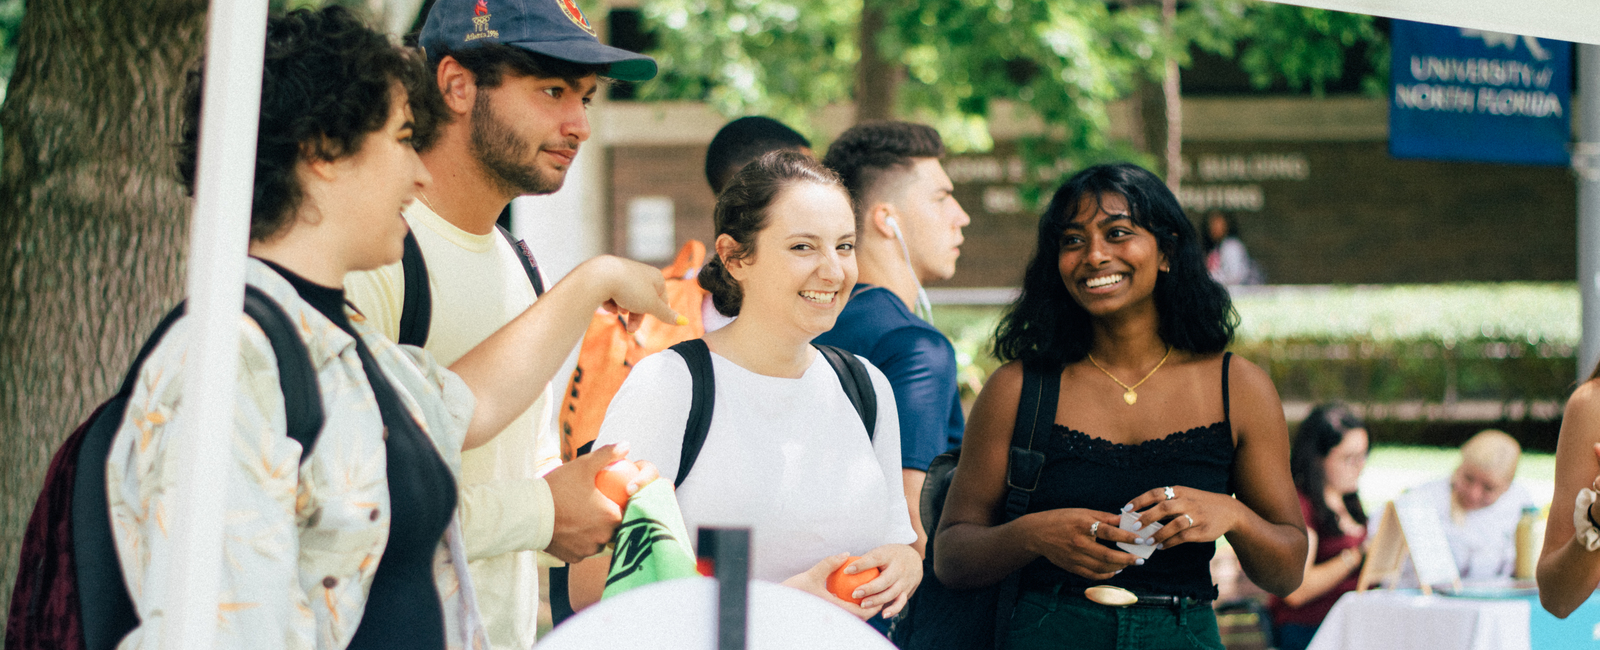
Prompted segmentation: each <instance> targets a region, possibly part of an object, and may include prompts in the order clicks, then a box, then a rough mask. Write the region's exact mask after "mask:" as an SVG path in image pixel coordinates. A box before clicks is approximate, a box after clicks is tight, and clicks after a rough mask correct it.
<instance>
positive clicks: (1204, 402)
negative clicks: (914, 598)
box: [934, 164, 1306, 649]
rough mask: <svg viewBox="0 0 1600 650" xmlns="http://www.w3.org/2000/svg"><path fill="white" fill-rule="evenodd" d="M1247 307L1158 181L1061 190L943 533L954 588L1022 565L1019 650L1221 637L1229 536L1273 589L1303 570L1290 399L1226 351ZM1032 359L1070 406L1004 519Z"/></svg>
mask: <svg viewBox="0 0 1600 650" xmlns="http://www.w3.org/2000/svg"><path fill="white" fill-rule="evenodd" d="M1237 322H1238V316H1237V315H1236V314H1235V313H1234V311H1233V307H1232V303H1231V301H1230V300H1229V297H1228V294H1227V291H1226V290H1225V289H1223V288H1222V286H1220V285H1218V284H1217V283H1215V282H1214V281H1212V280H1211V278H1210V276H1208V275H1207V274H1206V270H1205V265H1204V263H1203V260H1202V257H1201V253H1200V248H1199V245H1198V242H1197V238H1196V234H1195V231H1194V227H1193V226H1192V225H1191V224H1190V223H1189V221H1188V219H1187V218H1186V217H1185V216H1184V214H1183V211H1182V209H1181V208H1179V206H1178V203H1177V200H1176V198H1175V197H1174V196H1173V195H1172V193H1171V192H1170V191H1169V190H1168V189H1167V188H1166V186H1165V185H1164V184H1162V182H1161V181H1160V179H1158V178H1156V177H1155V176H1154V175H1152V174H1151V173H1150V172H1148V171H1145V170H1144V169H1141V168H1139V167H1136V166H1134V165H1128V164H1121V165H1105V166H1098V167H1093V168H1090V169H1087V170H1084V171H1083V172H1080V173H1078V174H1077V175H1076V176H1074V177H1073V178H1072V179H1070V180H1068V181H1067V183H1066V184H1065V185H1064V186H1062V188H1061V189H1060V190H1058V191H1057V192H1056V194H1055V197H1054V198H1053V199H1052V201H1051V203H1050V206H1049V208H1047V209H1046V211H1045V214H1044V217H1043V218H1042V219H1041V220H1040V224H1039V240H1038V249H1037V251H1036V253H1035V256H1034V259H1033V261H1032V262H1031V263H1030V264H1029V266H1028V270H1027V273H1026V275H1025V277H1024V279H1023V288H1022V295H1021V297H1020V298H1019V299H1018V300H1017V302H1016V303H1015V304H1014V305H1013V306H1012V307H1011V309H1010V311H1009V312H1008V313H1007V314H1006V316H1005V318H1004V320H1002V322H1001V325H1000V329H999V332H998V333H997V334H996V341H995V352H996V355H997V356H999V357H1000V359H1001V360H1003V361H1007V362H1008V363H1007V364H1006V365H1005V366H1002V367H1001V368H1000V369H999V370H997V371H995V373H994V375H993V376H991V377H990V380H989V383H988V385H986V386H985V387H984V389H983V392H982V394H981V395H979V397H978V401H977V404H976V405H975V406H974V407H973V411H972V416H971V419H970V420H969V423H968V427H967V432H966V444H965V448H964V449H963V451H962V455H961V461H960V465H959V466H958V468H957V470H956V474H955V479H954V483H953V484H952V486H951V490H950V494H949V498H948V500H947V502H946V506H945V511H944V516H943V518H942V519H941V522H940V525H939V530H938V531H937V540H938V543H937V544H936V545H934V549H935V551H934V571H935V574H936V575H937V577H938V579H939V580H940V581H942V582H943V583H945V584H947V585H950V586H951V587H954V588H973V587H982V586H987V585H993V584H996V583H998V582H1000V581H1001V580H1003V579H1004V578H1005V577H1006V576H1007V575H1009V574H1012V573H1013V572H1017V573H1019V585H1020V587H1019V591H1020V595H1019V597H1018V600H1017V603H1016V608H1015V610H1014V614H1013V617H1012V618H1011V621H1010V627H1009V630H1008V631H1007V634H1006V647H1016V648H1031V647H1064V646H1070V647H1075V648H1099V647H1105V648H1112V647H1115V648H1169V647H1170V648H1190V647H1210V648H1219V649H1220V648H1222V643H1221V639H1220V638H1219V636H1218V633H1217V626H1216V618H1215V615H1214V614H1212V610H1211V601H1212V599H1214V598H1216V595H1217V590H1216V587H1215V586H1214V585H1213V584H1212V582H1211V574H1210V569H1209V562H1210V559H1211V556H1212V551H1213V549H1214V547H1215V542H1216V540H1217V538H1219V537H1222V536H1224V535H1226V536H1227V538H1228V541H1229V543H1231V544H1232V545H1233V546H1234V548H1235V549H1236V550H1237V552H1238V555H1239V558H1240V560H1241V562H1242V564H1243V565H1244V568H1245V573H1246V575H1248V576H1249V577H1250V579H1251V580H1253V581H1254V582H1255V583H1256V584H1258V585H1260V586H1261V587H1263V588H1264V589H1266V590H1267V591H1269V592H1272V593H1276V594H1287V593H1289V592H1290V591H1292V590H1294V588H1295V587H1296V586H1297V585H1298V584H1299V583H1300V580H1301V577H1302V572H1303V570H1304V568H1305V558H1306V535H1305V524H1304V522H1303V521H1302V519H1301V514H1300V507H1299V503H1298V502H1297V500H1296V497H1295V489H1294V484H1293V482H1292V481H1291V479H1290V477H1289V471H1288V468H1289V438H1288V432H1287V427H1286V425H1285V423H1284V418H1283V410H1282V406H1281V404H1280V403H1279V401H1278V395H1277V391H1276V390H1275V389H1274V388H1273V386H1272V382H1271V380H1270V379H1269V378H1268V377H1267V375H1266V373H1265V372H1263V371H1262V370H1261V369H1260V368H1258V367H1256V366H1255V365H1254V364H1251V363H1250V362H1248V361H1245V360H1243V359H1238V358H1235V357H1232V356H1231V354H1230V353H1226V352H1224V349H1225V348H1226V347H1227V345H1228V343H1229V342H1230V341H1231V340H1232V338H1233V330H1234V327H1235V326H1236V324H1237ZM1025 365H1026V366H1027V368H1028V371H1029V372H1038V373H1045V374H1059V376H1060V389H1059V391H1057V392H1056V394H1053V395H1052V394H1047V395H1042V396H1041V398H1040V399H1041V401H1042V402H1054V404H1055V409H1054V412H1055V414H1056V415H1055V421H1054V426H1053V428H1052V429H1051V430H1050V431H1049V432H1048V433H1047V434H1046V435H1043V436H1040V437H1038V438H1036V439H1035V441H1034V442H1033V444H1032V448H1033V450H1035V451H1038V452H1041V453H1042V454H1043V456H1044V464H1043V468H1042V470H1041V471H1040V474H1039V481H1038V485H1037V488H1036V489H1034V490H1033V491H1032V492H1031V494H1030V495H1029V497H1030V498H1029V500H1028V502H1027V503H1028V505H1027V508H1026V509H1025V511H1024V512H1025V514H1022V515H1021V516H1020V517H1018V518H1016V519H1014V520H1011V521H1006V520H1005V518H1004V516H1003V513H1004V512H1005V508H1003V507H1002V506H1003V505H1004V503H1003V502H1004V501H1005V499H1006V498H1007V492H1008V489H1007V481H1006V473H1007V467H1008V460H1007V459H1008V454H1009V453H1010V452H1009V451H1008V449H1009V448H1010V445H1011V444H1012V441H1011V433H1012V427H1013V424H1014V422H1015V421H1016V418H1017V409H1018V402H1019V399H1020V397H1021V385H1022V377H1023V374H1024V366H1025ZM1041 410H1043V411H1044V412H1045V413H1049V410H1048V404H1045V405H1044V406H1043V407H1042V408H1041ZM1018 444H1024V442H1023V441H1018ZM1236 497H1237V498H1236ZM1124 513H1131V515H1125V514H1124ZM1124 519H1127V520H1129V524H1130V525H1132V526H1133V527H1135V528H1136V529H1138V530H1140V532H1137V533H1136V532H1130V531H1129V530H1124V529H1122V528H1121V527H1119V526H1120V525H1121V524H1122V523H1123V521H1124ZM1154 524H1160V528H1159V529H1156V530H1152V529H1151V528H1150V527H1151V526H1152V525H1154ZM1118 543H1122V544H1126V545H1127V546H1126V548H1119V546H1118ZM1130 602H1131V604H1129V603H1130Z"/></svg>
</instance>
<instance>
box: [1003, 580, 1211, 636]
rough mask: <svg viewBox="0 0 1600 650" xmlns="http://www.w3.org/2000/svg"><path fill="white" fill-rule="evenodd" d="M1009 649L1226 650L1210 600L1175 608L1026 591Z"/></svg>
mask: <svg viewBox="0 0 1600 650" xmlns="http://www.w3.org/2000/svg"><path fill="white" fill-rule="evenodd" d="M1006 648H1008V649H1012V650H1031V649H1033V648H1051V649H1055V648H1073V649H1074V650H1078V649H1082V650H1102V649H1103V650H1192V649H1194V648H1202V649H1204V650H1223V646H1222V637H1221V636H1220V635H1219V634H1218V633H1217V615H1216V613H1215V612H1213V611H1212V609H1211V606H1210V604H1209V603H1206V604H1198V605H1191V606H1189V607H1187V608H1184V609H1182V610H1181V611H1180V610H1178V609H1177V608H1173V607H1121V608H1119V607H1107V606H1105V605H1100V604H1096V603H1093V602H1090V601H1089V600H1087V599H1085V598H1083V597H1082V596H1081V595H1076V594H1052V593H1049V592H1038V591H1024V592H1022V594H1021V596H1020V597H1019V598H1018V599H1017V609H1016V613H1015V615H1013V616H1012V617H1011V629H1010V632H1009V633H1008V634H1007V636H1006Z"/></svg>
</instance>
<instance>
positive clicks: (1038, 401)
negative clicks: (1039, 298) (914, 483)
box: [994, 364, 1061, 648]
mask: <svg viewBox="0 0 1600 650" xmlns="http://www.w3.org/2000/svg"><path fill="white" fill-rule="evenodd" d="M1060 397H1061V368H1052V369H1045V368H1039V367H1031V366H1029V365H1027V364H1024V365H1023V368H1022V395H1021V397H1020V398H1019V399H1018V402H1017V420H1016V423H1015V424H1014V425H1012V428H1011V458H1010V461H1011V462H1010V463H1009V464H1008V466H1007V468H1006V501H1005V504H1006V515H1005V516H1006V518H1005V520H1006V521H1014V520H1016V519H1017V518H1018V517H1021V516H1022V515H1024V514H1026V513H1027V512H1028V502H1029V501H1030V500H1031V499H1032V498H1033V491H1034V490H1035V489H1036V488H1038V487H1039V474H1040V473H1041V472H1042V471H1043V470H1044V460H1045V456H1044V453H1043V452H1040V451H1038V447H1039V446H1040V444H1041V443H1043V442H1044V440H1046V439H1047V438H1048V437H1049V435H1050V430H1051V428H1052V427H1054V426H1055V422H1056V402H1057V401H1059V400H1060ZM1021 576H1022V573H1021V572H1020V571H1013V572H1011V575H1008V576H1006V578H1005V580H1002V581H1001V582H1000V584H999V586H998V589H999V591H998V592H997V594H996V597H995V608H994V609H995V612H994V647H996V648H1003V647H1005V641H1006V634H1007V632H1009V631H1010V628H1011V617H1012V615H1013V614H1014V613H1015V612H1016V608H1017V596H1018V594H1019V593H1020V592H1021V585H1022V580H1021Z"/></svg>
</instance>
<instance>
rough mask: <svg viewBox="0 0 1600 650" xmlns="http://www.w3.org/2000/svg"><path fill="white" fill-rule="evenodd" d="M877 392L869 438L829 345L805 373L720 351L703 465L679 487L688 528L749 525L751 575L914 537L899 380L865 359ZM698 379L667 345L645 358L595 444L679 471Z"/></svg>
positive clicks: (779, 575)
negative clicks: (895, 383) (782, 373)
mask: <svg viewBox="0 0 1600 650" xmlns="http://www.w3.org/2000/svg"><path fill="white" fill-rule="evenodd" d="M862 363H863V364H865V365H866V367H867V373H868V374H869V375H871V376H872V386H873V389H874V390H875V391H876V392H877V395H878V422H877V430H876V432H875V433H874V434H873V437H872V440H871V441H870V442H869V441H868V439H867V432H866V428H865V427H863V426H862V424H861V417H860V416H859V415H857V413H856V410H855V408H854V407H853V406H851V404H850V399H849V398H848V397H846V396H845V393H844V389H843V387H841V386H840V383H839V376H838V375H837V374H835V373H834V371H833V367H832V366H830V365H828V361H827V359H826V358H824V357H823V356H822V355H821V354H820V353H818V354H816V358H815V359H814V360H813V361H812V363H811V367H810V368H808V369H807V370H806V372H805V375H804V376H803V377H801V378H799V379H786V378H781V377H768V376H765V375H759V374H756V373H754V372H750V371H749V370H746V369H744V368H742V367H740V366H738V365H736V364H734V363H733V362H732V361H729V360H727V359H724V358H723V357H721V356H719V355H717V354H715V353H712V355H711V365H712V369H713V374H714V376H715V381H716V401H715V405H714V407H713V412H712V418H711V428H710V430H709V431H708V432H707V433H706V441H705V445H704V446H703V447H702V448H701V450H700V456H699V458H698V459H697V460H696V461H695V464H694V469H693V470H692V471H690V473H689V476H688V478H687V479H686V480H685V481H684V483H683V485H682V486H680V487H679V488H678V504H679V506H680V507H681V508H682V510H683V519H684V523H685V524H687V525H688V528H689V530H690V539H691V540H695V538H696V536H697V534H696V533H695V532H694V531H695V530H696V529H697V528H698V527H700V526H708V525H709V526H748V527H750V528H751V531H752V532H751V549H752V550H751V563H750V564H751V570H750V575H751V577H752V578H755V579H758V580H767V581H770V582H781V581H783V580H786V579H788V578H790V577H792V576H794V575H796V574H799V573H801V572H803V571H805V570H807V569H810V568H811V567H812V566H814V565H815V564H816V563H817V562H819V561H821V560H822V559H823V558H825V557H828V556H830V555H833V554H836V553H849V554H851V555H861V554H863V553H866V552H867V551H870V550H872V549H874V548H877V547H879V546H882V545H884V544H910V543H911V542H913V541H915V540H916V534H915V533H914V532H913V531H912V529H911V518H910V516H909V515H908V514H907V512H906V497H905V492H904V488H903V487H902V481H901V477H900V426H899V417H898V416H897V415H896V412H895V405H894V391H893V390H892V389H891V388H890V387H889V380H888V379H886V378H884V376H883V373H882V372H879V371H878V369H877V368H874V367H872V364H870V363H867V362H866V360H865V359H863V360H862ZM690 394H691V380H690V377H689V366H688V364H687V363H685V362H684V360H683V357H681V356H679V355H678V354H677V353H676V352H672V351H670V350H668V351H663V352H660V353H657V354H654V355H651V356H649V357H646V358H645V359H644V360H642V361H640V362H639V364H638V365H637V366H635V367H634V369H633V372H631V373H629V375H628V379H627V380H626V381H624V382H623V384H622V388H621V389H619V390H618V391H617V395H616V397H615V398H613V399H612V400H611V407H610V408H609V409H607V410H606V419H605V422H604V423H603V424H601V425H600V434H599V438H598V439H597V441H596V443H595V444H596V445H604V444H610V443H613V442H620V441H626V442H627V443H629V444H630V445H631V446H632V451H631V452H630V453H629V457H630V458H632V459H634V460H648V461H650V462H652V463H655V465H656V467H657V468H658V469H659V470H660V471H661V476H662V478H663V479H664V480H668V481H670V480H672V479H673V478H674V477H676V476H677V474H678V455H679V453H680V452H681V451H682V449H683V428H684V423H685V422H686V421H687V420H688V418H689V405H690V399H691V397H690Z"/></svg>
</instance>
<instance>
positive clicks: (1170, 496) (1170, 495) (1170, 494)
mask: <svg viewBox="0 0 1600 650" xmlns="http://www.w3.org/2000/svg"><path fill="white" fill-rule="evenodd" d="M1161 491H1162V492H1164V493H1166V495H1167V500H1168V501H1171V500H1173V499H1176V498H1178V495H1177V494H1174V493H1173V492H1172V486H1170V485H1168V486H1167V487H1164V488H1161Z"/></svg>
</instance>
